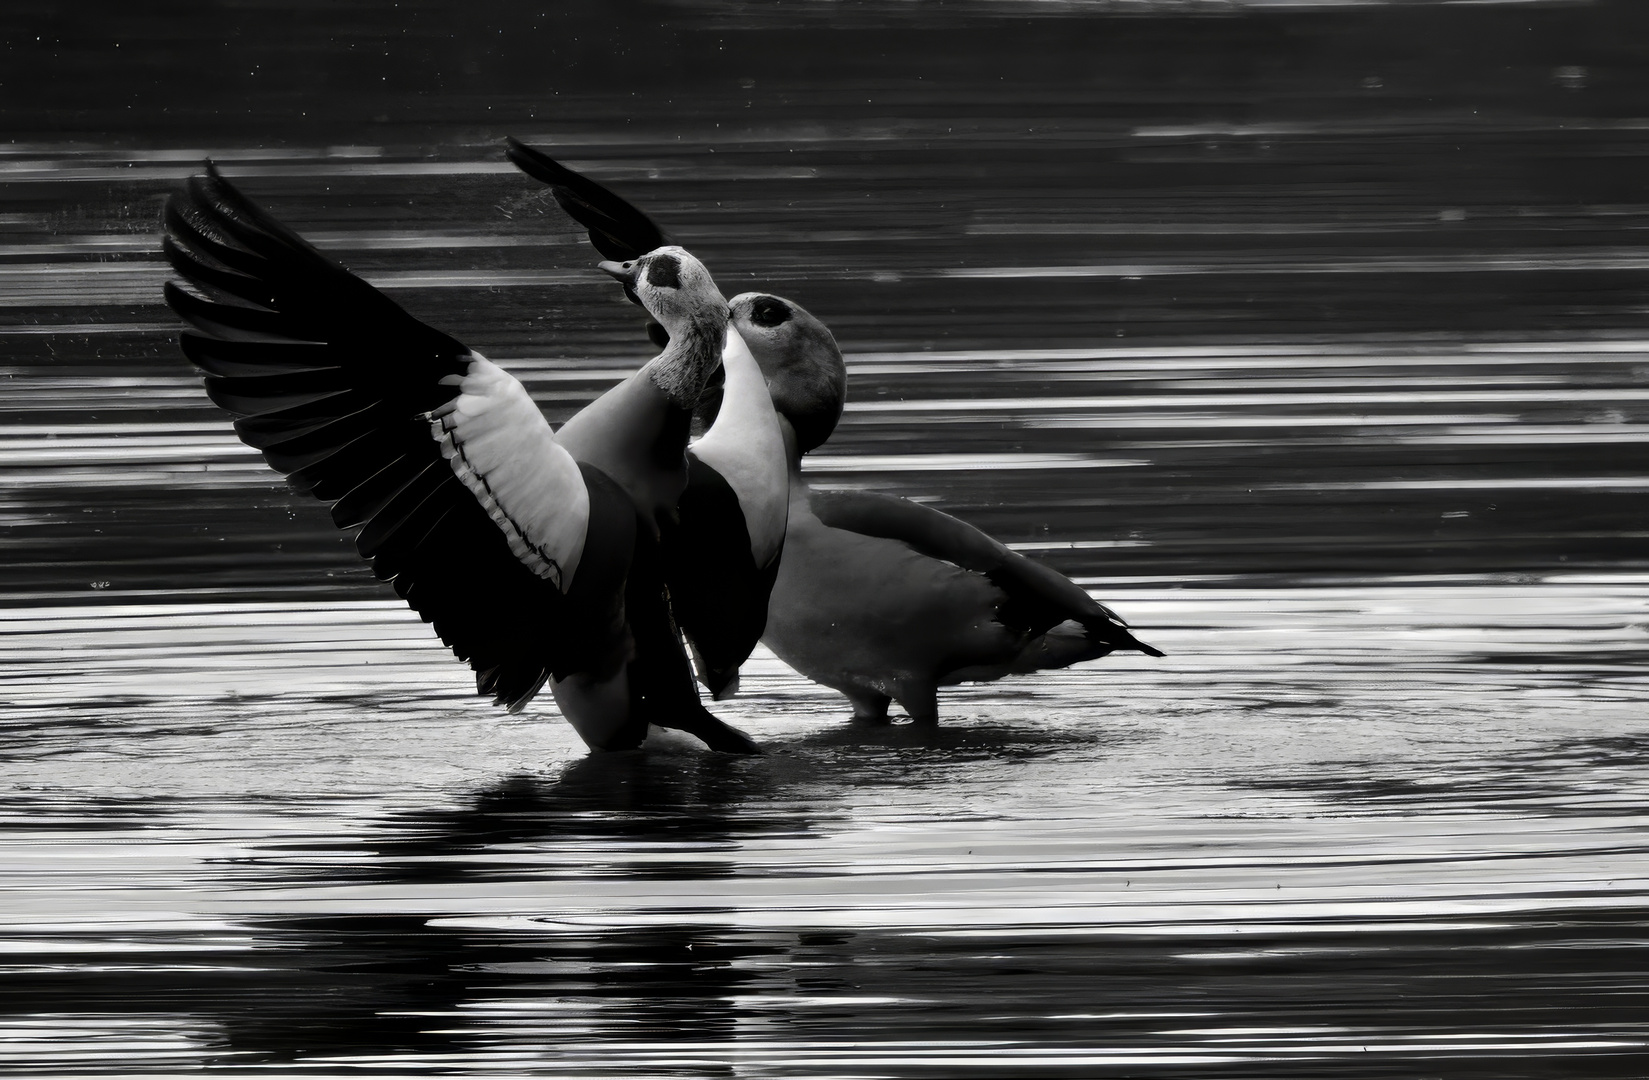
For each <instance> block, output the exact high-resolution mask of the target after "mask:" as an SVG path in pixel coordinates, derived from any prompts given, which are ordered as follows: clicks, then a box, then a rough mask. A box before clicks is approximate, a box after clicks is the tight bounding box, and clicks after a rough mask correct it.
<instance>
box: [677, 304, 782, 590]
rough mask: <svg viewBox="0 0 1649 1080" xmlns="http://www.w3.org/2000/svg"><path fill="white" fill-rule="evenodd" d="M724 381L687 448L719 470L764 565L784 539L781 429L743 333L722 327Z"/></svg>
mask: <svg viewBox="0 0 1649 1080" xmlns="http://www.w3.org/2000/svg"><path fill="white" fill-rule="evenodd" d="M722 368H723V370H724V371H725V373H726V380H727V381H726V383H725V385H724V386H723V389H722V400H721V408H720V409H719V410H718V411H717V413H716V421H715V423H713V424H711V425H710V430H709V431H706V432H705V433H704V437H703V438H701V439H699V440H698V441H697V442H695V443H694V444H693V454H694V455H695V456H696V457H697V458H698V459H699V460H700V461H702V462H704V463H705V464H707V465H710V466H711V467H713V468H714V469H715V470H716V471H717V472H719V473H721V475H722V479H724V480H726V481H727V483H728V486H730V487H731V488H732V489H733V493H734V494H735V495H737V496H738V497H739V509H741V510H742V511H743V512H744V524H745V528H746V530H748V531H749V533H750V554H751V556H752V557H754V559H755V561H756V565H757V566H758V567H761V566H766V565H767V564H768V562H769V561H770V560H771V559H772V558H773V556H774V555H775V554H777V553H778V550H779V545H780V544H781V543H782V542H783V540H784V528H785V518H786V513H787V509H788V507H789V504H790V476H789V468H788V460H787V457H786V453H785V443H784V435H783V434H782V432H781V430H780V426H779V416H778V414H777V413H775V412H774V411H773V398H772V396H771V395H770V394H769V393H768V391H767V380H766V378H765V377H764V376H763V375H762V371H761V368H760V367H759V366H757V364H756V359H755V357H753V356H751V355H750V349H749V348H748V347H747V346H746V345H745V343H744V339H743V338H741V337H740V336H739V332H738V331H737V330H735V329H734V328H733V327H731V326H729V327H728V328H727V335H726V348H725V350H724V351H723V353H722Z"/></svg>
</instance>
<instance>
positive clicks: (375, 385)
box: [165, 166, 634, 710]
mask: <svg viewBox="0 0 1649 1080" xmlns="http://www.w3.org/2000/svg"><path fill="white" fill-rule="evenodd" d="M165 224H166V234H167V235H166V240H165V251H166V256H167V258H168V260H169V261H170V262H171V264H172V267H173V269H174V270H175V271H176V272H177V274H178V275H179V276H180V277H181V278H182V279H183V280H184V281H185V282H186V283H187V284H188V285H189V287H190V288H189V289H188V290H186V289H184V288H181V287H179V286H178V285H177V284H176V283H173V282H168V283H167V285H166V300H167V303H168V304H170V305H171V307H172V309H173V310H174V311H175V312H176V313H177V314H178V315H179V316H181V317H182V318H183V319H184V321H185V322H187V323H188V324H189V325H190V327H191V328H192V329H190V330H188V331H186V332H185V333H184V334H183V336H182V347H183V352H184V354H185V355H186V356H187V357H188V358H189V359H190V361H192V362H193V363H194V364H195V366H196V367H198V368H200V370H201V371H202V372H203V373H204V374H205V383H206V392H207V394H208V395H209V396H210V397H211V398H212V400H213V401H215V402H216V403H217V404H219V405H220V406H222V407H223V408H224V409H226V410H228V411H229V412H230V413H231V414H232V415H233V416H234V417H235V430H236V432H237V433H238V434H239V435H240V437H241V439H242V440H243V441H244V442H246V443H247V444H248V445H250V446H253V447H256V448H257V449H258V450H259V451H261V452H262V454H263V456H264V459H265V460H266V461H268V462H269V464H270V465H271V466H272V467H274V468H275V469H277V470H279V471H280V472H282V473H284V474H286V476H287V478H288V479H289V480H290V481H291V482H292V484H293V485H294V486H295V487H297V488H298V489H299V490H301V491H305V492H307V493H309V494H311V495H313V496H315V497H316V498H317V499H320V500H322V501H324V502H326V503H329V504H330V505H331V508H332V519H333V521H334V522H335V523H336V524H337V525H338V527H339V528H342V529H354V530H357V531H356V535H355V545H356V548H357V549H358V550H359V552H360V553H361V556H362V557H363V558H366V559H369V560H370V561H371V562H372V567H373V571H374V573H375V574H376V575H377V576H378V577H379V578H381V579H384V580H387V581H391V582H393V584H394V587H395V591H396V592H397V593H398V594H399V595H400V596H401V597H403V598H404V599H405V600H406V601H407V603H408V604H410V605H411V606H412V607H413V608H414V609H415V610H416V611H417V612H418V613H419V614H420V615H421V616H422V617H423V618H424V619H425V620H426V621H428V622H432V623H433V624H434V626H435V630H436V632H437V633H438V634H440V636H441V639H442V640H443V641H445V642H446V643H447V644H448V645H449V646H451V647H452V649H453V651H454V652H455V653H456V654H457V655H458V657H459V658H460V659H463V660H468V661H469V663H470V665H471V666H472V667H473V668H474V669H475V672H476V685H477V687H478V689H479V690H480V692H481V693H484V694H491V695H493V697H494V698H495V699H496V700H497V701H498V702H499V703H500V704H504V705H508V706H509V707H510V708H511V709H512V710H513V709H519V708H520V707H521V706H523V705H524V704H526V702H527V701H528V700H529V699H530V698H531V697H532V696H533V694H534V693H536V692H537V691H538V689H539V688H540V687H541V686H542V685H543V683H544V681H545V679H546V678H548V677H549V676H550V675H551V674H555V673H558V672H563V671H567V670H595V669H601V668H608V669H616V666H617V664H618V662H620V660H621V659H622V650H623V649H624V648H626V647H627V642H625V641H622V640H619V639H620V638H621V637H622V635H623V620H622V615H621V614H619V616H618V618H616V619H615V618H613V617H612V616H613V613H612V612H605V611H602V610H599V609H600V607H601V605H602V604H603V603H612V604H619V605H621V604H622V600H621V599H619V598H621V597H622V593H623V588H622V582H623V576H624V573H625V568H626V566H627V564H628V557H629V552H628V550H627V549H626V547H625V543H624V536H625V530H626V527H627V526H626V523H627V522H628V521H629V520H630V518H631V516H633V514H634V510H633V507H629V506H627V505H624V504H623V499H622V496H621V495H619V494H617V493H616V492H617V489H616V487H615V486H614V485H611V484H601V483H596V482H591V478H590V477H589V476H587V475H586V473H585V471H583V470H581V469H580V467H579V466H578V465H576V464H575V463H574V462H573V461H572V458H571V457H570V455H568V454H567V453H566V451H565V450H564V449H562V448H560V447H559V446H557V445H556V444H555V441H554V437H553V435H552V434H551V432H550V428H549V425H548V424H547V423H546V422H545V421H544V418H543V415H542V414H541V413H539V411H538V410H537V408H536V406H534V405H533V404H532V402H531V399H530V397H528V396H527V394H526V391H525V390H524V389H523V388H522V387H521V385H520V383H519V382H518V381H516V380H515V379H514V378H513V377H511V376H509V375H508V374H507V373H505V372H503V371H502V370H501V369H499V368H497V367H496V366H494V365H492V364H490V363H488V362H487V361H486V360H484V359H482V358H481V357H479V356H478V355H476V354H475V353H473V352H472V351H471V350H469V349H468V348H466V347H465V346H463V345H462V344H460V343H459V342H458V341H456V340H454V339H453V338H451V337H449V336H447V335H446V334H443V333H441V332H440V331H438V330H434V329H432V328H430V327H429V326H426V325H425V324H423V323H422V322H419V321H418V320H417V319H415V318H413V317H412V316H411V315H409V314H407V313H406V311H404V310H403V309H402V308H400V307H399V306H398V305H396V304H395V303H394V302H393V301H391V300H390V299H389V298H388V297H386V296H384V295H383V294H382V293H380V292H379V291H378V290H376V289H374V288H373V287H372V286H370V285H368V284H367V283H366V282H365V281H362V280H361V279H360V278H358V277H356V276H355V275H353V274H351V273H350V272H349V271H348V270H346V269H344V267H342V266H340V265H338V264H337V263H335V262H333V261H332V260H331V259H329V258H327V257H326V256H325V255H323V254H321V253H320V252H319V251H317V250H316V249H315V248H314V247H312V246H311V245H310V244H309V243H307V242H306V241H304V240H303V239H302V238H301V237H299V236H298V235H297V234H296V233H294V232H292V231H291V230H290V229H288V228H286V227H285V226H283V225H281V224H280V223H279V222H277V221H275V220H274V218H272V217H270V216H269V215H268V214H267V213H265V212H264V211H263V210H261V209H259V208H258V207H257V206H255V205H253V204H252V203H251V202H250V201H249V200H247V199H246V197H245V196H243V195H242V194H241V193H240V192H239V191H237V190H236V189H235V188H234V187H233V186H232V185H230V183H229V182H228V181H227V180H225V179H224V178H223V177H222V176H221V175H219V174H218V172H217V170H216V169H215V168H212V167H210V166H208V170H207V173H206V175H204V176H196V177H194V178H192V179H191V180H190V181H189V183H188V185H187V186H186V187H185V188H184V189H183V190H181V191H179V192H177V193H176V194H174V195H173V196H172V197H171V199H169V200H168V202H167V204H166V211H165ZM587 532H588V533H589V535H590V536H592V537H595V536H596V535H598V534H599V535H600V536H601V537H602V538H603V540H602V543H600V544H599V545H598V544H591V545H589V546H590V550H591V555H590V557H588V558H584V557H583V554H584V553H583V549H584V547H585V537H586V533H587ZM581 560H582V561H581ZM614 582H616V583H617V584H616V586H615V587H603V585H604V583H605V584H607V585H611V584H612V583H614ZM575 584H576V586H577V588H576V589H573V588H572V587H573V586H574V585H575ZM569 589H572V593H575V594H576V595H572V594H569V591H568V590H569ZM591 625H598V626H600V627H603V628H604V629H603V632H601V633H591V632H590V631H589V629H588V628H589V626H591Z"/></svg>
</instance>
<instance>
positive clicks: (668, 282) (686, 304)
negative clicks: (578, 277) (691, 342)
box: [600, 246, 727, 351]
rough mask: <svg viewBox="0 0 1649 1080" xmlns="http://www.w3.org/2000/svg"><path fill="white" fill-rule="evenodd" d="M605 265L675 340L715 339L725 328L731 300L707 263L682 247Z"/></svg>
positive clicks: (625, 290) (717, 340) (633, 298)
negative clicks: (718, 283)
mask: <svg viewBox="0 0 1649 1080" xmlns="http://www.w3.org/2000/svg"><path fill="white" fill-rule="evenodd" d="M600 265H601V269H602V270H604V271H606V272H607V273H608V274H610V275H612V276H613V277H614V278H616V279H618V280H619V281H620V282H621V283H623V285H624V294H625V295H626V296H628V297H629V298H630V299H631V300H634V301H635V302H636V303H638V304H640V305H641V306H642V307H644V308H646V309H647V313H648V314H649V315H651V316H652V317H653V318H654V319H656V320H658V323H659V325H660V326H662V327H664V329H665V331H666V333H667V334H668V335H669V337H670V338H671V339H672V340H673V339H675V338H679V337H682V336H683V335H687V336H703V335H708V336H710V337H711V338H712V339H713V340H715V341H716V342H717V348H718V351H719V348H720V338H721V335H722V334H723V333H725V332H726V329H727V301H726V300H724V299H722V295H721V290H719V289H717V288H716V283H715V282H714V281H713V280H711V278H710V271H709V270H706V269H705V268H704V264H703V263H701V262H699V261H698V260H697V259H695V258H694V257H693V256H692V255H690V254H688V253H687V251H686V250H685V249H683V248H679V247H674V246H671V247H661V248H654V249H653V250H652V251H649V252H648V253H647V254H645V255H643V256H641V257H640V258H638V259H631V260H630V261H628V262H604V263H602V264H600Z"/></svg>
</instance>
